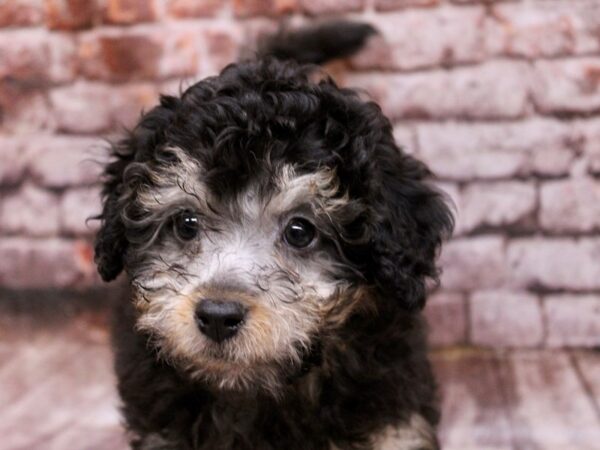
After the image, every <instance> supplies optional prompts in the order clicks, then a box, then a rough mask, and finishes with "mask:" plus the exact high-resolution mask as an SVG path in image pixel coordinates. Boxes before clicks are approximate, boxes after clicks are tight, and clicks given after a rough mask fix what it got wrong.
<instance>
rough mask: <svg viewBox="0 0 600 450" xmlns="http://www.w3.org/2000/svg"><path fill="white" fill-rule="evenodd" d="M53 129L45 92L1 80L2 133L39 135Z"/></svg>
mask: <svg viewBox="0 0 600 450" xmlns="http://www.w3.org/2000/svg"><path fill="white" fill-rule="evenodd" d="M8 111H10V114H9V113H7V112H8ZM53 127H54V122H53V120H52V116H51V114H50V110H49V105H48V101H47V98H46V96H45V93H44V91H43V90H41V89H31V88H27V87H25V86H24V85H23V84H21V83H20V82H19V81H16V80H10V79H9V80H7V81H2V80H0V132H3V133H7V134H28V133H39V132H40V131H42V130H52V129H53Z"/></svg>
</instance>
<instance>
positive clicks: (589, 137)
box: [576, 119, 600, 174]
mask: <svg viewBox="0 0 600 450" xmlns="http://www.w3.org/2000/svg"><path fill="white" fill-rule="evenodd" d="M576 126H577V129H578V130H579V131H580V133H581V139H582V149H583V152H584V155H585V158H586V160H587V164H588V170H589V171H590V172H591V173H593V174H600V120H597V119H596V120H586V121H582V122H580V123H577V125H576Z"/></svg>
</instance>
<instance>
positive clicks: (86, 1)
mask: <svg viewBox="0 0 600 450" xmlns="http://www.w3.org/2000/svg"><path fill="white" fill-rule="evenodd" d="M45 7H46V8H45V9H46V24H47V25H48V27H49V28H51V29H59V30H77V29H81V28H89V27H91V26H92V25H93V23H94V21H95V19H96V17H97V15H98V9H99V8H98V5H97V3H96V0H45Z"/></svg>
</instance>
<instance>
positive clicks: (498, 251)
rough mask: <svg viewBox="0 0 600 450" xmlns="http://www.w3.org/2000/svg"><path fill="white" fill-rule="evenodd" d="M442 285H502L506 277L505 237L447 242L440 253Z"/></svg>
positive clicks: (464, 287)
mask: <svg viewBox="0 0 600 450" xmlns="http://www.w3.org/2000/svg"><path fill="white" fill-rule="evenodd" d="M440 266H441V267H442V278H441V282H442V288H443V289H450V290H456V291H468V290H472V289H489V288H496V287H499V286H502V285H503V283H504V282H505V279H506V272H507V267H506V256H505V249H504V239H503V238H501V237H499V236H491V235H488V236H477V237H472V238H469V239H464V238H459V239H455V240H453V241H450V242H448V243H447V244H446V245H445V247H444V248H443V249H442V254H441V257H440Z"/></svg>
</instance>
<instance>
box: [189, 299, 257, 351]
mask: <svg viewBox="0 0 600 450" xmlns="http://www.w3.org/2000/svg"><path fill="white" fill-rule="evenodd" d="M245 317H246V308H245V307H244V306H243V305H242V304H241V303H238V302H235V301H231V300H213V299H203V300H201V301H200V302H199V303H198V306H196V317H195V318H196V323H197V324H198V328H199V329H200V331H201V332H202V333H203V334H205V335H206V336H208V337H209V338H210V339H212V340H213V341H215V342H218V343H220V342H223V341H224V340H226V339H229V338H231V337H233V336H234V335H235V334H236V333H237V332H238V330H239V329H240V328H241V327H242V325H243V323H244V319H245Z"/></svg>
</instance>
